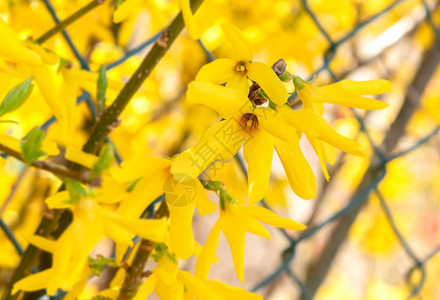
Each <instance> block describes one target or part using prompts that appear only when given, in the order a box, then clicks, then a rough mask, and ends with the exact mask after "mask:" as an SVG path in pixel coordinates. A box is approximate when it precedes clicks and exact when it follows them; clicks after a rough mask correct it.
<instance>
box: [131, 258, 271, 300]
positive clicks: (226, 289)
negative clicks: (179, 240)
mask: <svg viewBox="0 0 440 300" xmlns="http://www.w3.org/2000/svg"><path fill="white" fill-rule="evenodd" d="M153 291H155V292H156V294H157V295H158V296H159V298H160V299H164V300H165V299H176V300H179V299H181V300H183V299H188V300H190V299H191V300H192V299H197V300H205V299H206V300H211V299H215V300H234V299H237V300H238V299H240V300H259V299H263V298H262V297H261V296H258V295H256V294H253V293H250V292H247V291H246V290H244V289H242V288H238V287H232V286H229V285H227V284H224V283H221V282H219V281H217V280H208V281H207V280H206V279H205V278H199V277H197V276H194V275H192V274H191V273H189V272H186V271H182V270H180V269H179V267H178V265H177V263H176V262H175V261H172V260H171V259H170V258H169V257H168V256H167V255H162V257H160V259H159V260H158V262H157V267H156V268H155V269H153V270H152V273H151V275H150V276H149V277H148V278H147V280H145V282H144V283H143V284H142V286H141V287H140V289H139V291H138V293H137V294H136V296H135V297H134V298H133V299H134V300H143V299H147V297H148V296H149V295H150V294H151V293H152V292H153Z"/></svg>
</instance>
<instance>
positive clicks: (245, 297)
mask: <svg viewBox="0 0 440 300" xmlns="http://www.w3.org/2000/svg"><path fill="white" fill-rule="evenodd" d="M208 286H209V287H210V288H211V289H212V290H213V291H215V292H216V293H217V294H219V295H221V296H222V297H223V298H225V299H228V300H263V297H262V296H260V295H257V294H254V293H251V292H248V291H246V290H245V289H244V288H241V287H236V286H230V285H227V284H225V283H223V282H221V281H218V280H209V281H208Z"/></svg>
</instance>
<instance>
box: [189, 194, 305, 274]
mask: <svg viewBox="0 0 440 300" xmlns="http://www.w3.org/2000/svg"><path fill="white" fill-rule="evenodd" d="M258 221H259V222H262V223H266V224H269V225H272V226H275V227H279V228H285V229H292V230H303V229H305V228H306V226H304V225H302V224H300V223H297V222H295V221H293V220H291V219H289V218H282V217H280V216H278V215H276V214H275V213H274V212H272V211H270V210H268V209H266V208H264V207H259V206H253V207H251V206H243V205H240V204H237V203H226V207H225V209H224V210H221V211H220V218H219V219H218V220H217V222H216V223H215V225H214V226H213V227H212V229H211V233H210V234H209V236H208V239H207V240H206V242H205V245H204V246H203V248H202V251H201V252H200V254H199V258H198V260H197V264H196V271H195V274H196V276H198V277H200V278H207V277H208V273H209V269H210V268H211V265H212V263H214V262H216V257H215V252H216V250H217V245H218V241H219V238H220V231H222V232H223V234H224V235H225V236H226V239H227V241H228V243H229V246H230V248H231V253H232V259H233V262H234V266H235V272H236V273H237V276H238V279H240V280H241V281H243V280H244V273H243V266H244V248H245V247H244V245H245V235H246V233H247V232H249V233H253V234H256V235H259V236H262V237H265V238H267V239H270V238H271V236H270V233H269V231H268V230H267V229H266V228H265V227H264V226H263V225H261V224H260V223H259V222H258Z"/></svg>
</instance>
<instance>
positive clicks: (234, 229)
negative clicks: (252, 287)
mask: <svg viewBox="0 0 440 300" xmlns="http://www.w3.org/2000/svg"><path fill="white" fill-rule="evenodd" d="M220 224H221V225H220V226H221V228H222V231H223V233H224V234H225V237H226V239H227V240H228V244H229V247H230V248H231V254H232V260H233V262H234V267H235V272H236V273H237V276H238V279H239V280H240V281H241V282H243V281H244V272H243V267H244V237H245V235H246V228H247V223H246V220H245V219H244V218H242V217H241V216H237V215H233V214H231V213H229V212H226V213H225V214H224V215H223V216H222V217H221V218H220Z"/></svg>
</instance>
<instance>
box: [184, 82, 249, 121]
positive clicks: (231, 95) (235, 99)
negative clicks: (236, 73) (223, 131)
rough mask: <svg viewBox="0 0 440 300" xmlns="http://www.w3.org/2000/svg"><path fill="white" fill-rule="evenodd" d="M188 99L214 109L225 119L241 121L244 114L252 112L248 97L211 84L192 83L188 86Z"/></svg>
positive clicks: (236, 91)
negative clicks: (240, 118) (232, 118)
mask: <svg viewBox="0 0 440 300" xmlns="http://www.w3.org/2000/svg"><path fill="white" fill-rule="evenodd" d="M187 99H188V101H190V102H194V103H199V104H203V105H206V106H208V107H209V108H212V109H213V110H215V111H217V112H218V113H219V115H220V116H221V117H222V118H224V119H229V118H231V117H235V118H236V119H239V117H240V116H241V115H242V114H244V113H248V112H251V111H252V104H251V102H250V101H249V99H248V98H247V95H245V94H243V93H242V92H240V91H238V90H234V89H231V88H227V87H224V86H220V85H216V84H213V83H209V82H203V81H193V82H191V83H190V84H189V85H188V92H187Z"/></svg>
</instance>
